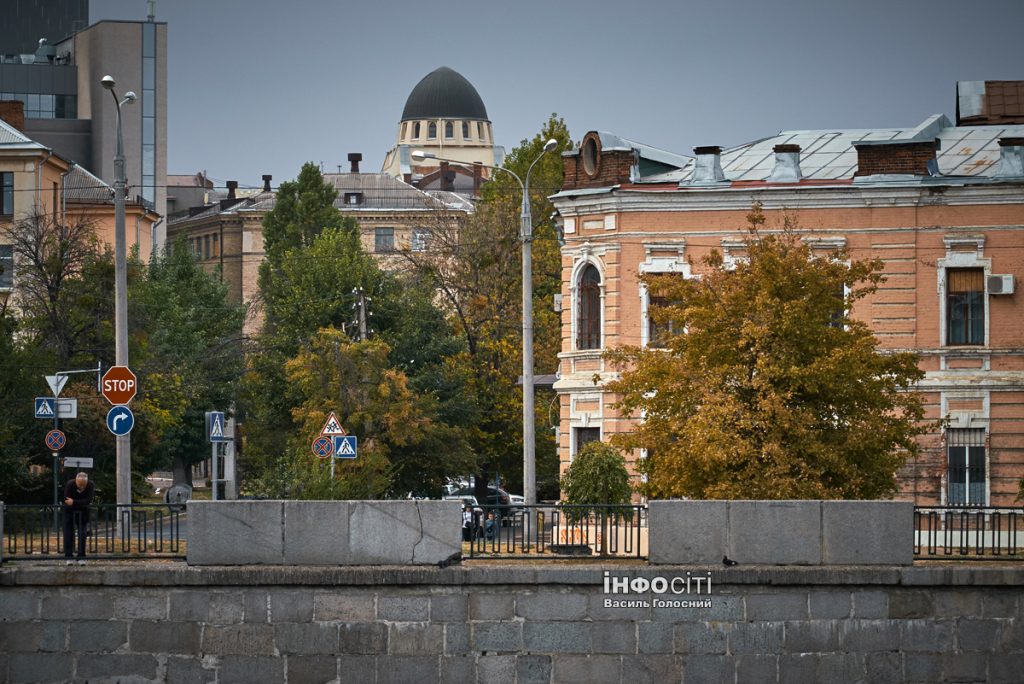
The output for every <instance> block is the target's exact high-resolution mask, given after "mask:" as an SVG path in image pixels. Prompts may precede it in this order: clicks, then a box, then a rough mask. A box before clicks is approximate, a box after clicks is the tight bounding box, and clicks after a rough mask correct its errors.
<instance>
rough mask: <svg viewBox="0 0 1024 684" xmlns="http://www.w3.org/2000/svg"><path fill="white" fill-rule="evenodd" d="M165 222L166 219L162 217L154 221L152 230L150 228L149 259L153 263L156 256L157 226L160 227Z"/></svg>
mask: <svg viewBox="0 0 1024 684" xmlns="http://www.w3.org/2000/svg"><path fill="white" fill-rule="evenodd" d="M163 222H164V217H163V216H161V217H160V218H158V219H157V220H156V221H154V222H153V225H152V226H150V228H149V259H150V261H152V260H153V257H155V256H156V229H157V226H159V225H160V224H161V223H163Z"/></svg>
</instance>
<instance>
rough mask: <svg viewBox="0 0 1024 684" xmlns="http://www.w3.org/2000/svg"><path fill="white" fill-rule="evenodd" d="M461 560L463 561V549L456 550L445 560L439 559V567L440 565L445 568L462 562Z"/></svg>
mask: <svg viewBox="0 0 1024 684" xmlns="http://www.w3.org/2000/svg"><path fill="white" fill-rule="evenodd" d="M461 562H462V552H461V551H456V552H455V553H453V554H452V555H450V556H448V557H447V558H445V559H444V560H443V561H439V562H438V564H437V567H439V568H441V569H442V570H443V569H444V568H447V567H448V566H450V565H453V564H455V563H461Z"/></svg>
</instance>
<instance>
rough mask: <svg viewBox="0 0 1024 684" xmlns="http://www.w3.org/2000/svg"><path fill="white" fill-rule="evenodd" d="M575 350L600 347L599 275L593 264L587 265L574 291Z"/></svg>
mask: <svg viewBox="0 0 1024 684" xmlns="http://www.w3.org/2000/svg"><path fill="white" fill-rule="evenodd" d="M576 297H577V317H576V348H577V349H599V348H600V347H601V274H600V273H598V271H597V268H596V267H595V266H594V265H593V264H589V265H587V267H586V268H584V269H583V273H581V274H580V281H579V287H578V288H577V289H576Z"/></svg>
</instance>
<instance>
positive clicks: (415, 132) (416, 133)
mask: <svg viewBox="0 0 1024 684" xmlns="http://www.w3.org/2000/svg"><path fill="white" fill-rule="evenodd" d="M412 137H413V139H414V140H419V139H420V122H419V121H417V122H416V123H414V124H413V125H412Z"/></svg>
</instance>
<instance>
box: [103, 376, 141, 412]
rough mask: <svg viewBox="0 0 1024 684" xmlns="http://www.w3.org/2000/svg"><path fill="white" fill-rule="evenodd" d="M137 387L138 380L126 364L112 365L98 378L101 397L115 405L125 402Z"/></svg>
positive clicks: (132, 395)
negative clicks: (100, 378)
mask: <svg viewBox="0 0 1024 684" xmlns="http://www.w3.org/2000/svg"><path fill="white" fill-rule="evenodd" d="M137 389H138V381H137V380H136V378H135V373H132V371H131V369H129V368H128V366H113V367H111V368H109V369H108V370H107V372H106V373H104V374H103V378H102V380H100V391H101V392H103V398H104V399H106V400H107V401H109V402H110V403H111V404H114V405H115V406H116V405H117V404H127V403H128V402H129V401H131V400H132V397H134V396H135V391H136V390H137Z"/></svg>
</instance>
